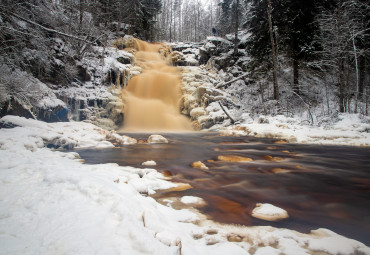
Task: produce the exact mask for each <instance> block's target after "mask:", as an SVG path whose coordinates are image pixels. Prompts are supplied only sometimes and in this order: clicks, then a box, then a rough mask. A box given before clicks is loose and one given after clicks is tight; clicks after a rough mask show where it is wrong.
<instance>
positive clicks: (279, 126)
mask: <svg viewBox="0 0 370 255" xmlns="http://www.w3.org/2000/svg"><path fill="white" fill-rule="evenodd" d="M261 119H266V120H267V121H264V123H259V122H261V121H259V120H261ZM338 119H339V121H338V122H336V123H335V124H334V125H326V126H325V125H322V126H317V125H316V126H314V125H307V124H304V123H302V120H300V119H299V118H289V117H285V116H283V115H277V116H267V117H265V116H261V117H260V118H259V119H255V120H253V119H250V118H248V119H245V120H244V123H242V124H240V125H234V126H230V127H227V128H224V129H222V130H221V132H223V133H224V134H230V135H252V136H256V137H270V138H277V139H285V140H287V141H289V142H293V143H307V144H326V145H354V146H370V133H369V130H370V118H369V117H361V116H360V115H359V114H349V113H343V114H339V116H338ZM243 129H244V130H243Z"/></svg>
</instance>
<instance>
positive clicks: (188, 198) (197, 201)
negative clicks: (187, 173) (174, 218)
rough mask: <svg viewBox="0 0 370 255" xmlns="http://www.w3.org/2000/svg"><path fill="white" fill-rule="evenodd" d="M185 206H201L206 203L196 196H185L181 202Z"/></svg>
mask: <svg viewBox="0 0 370 255" xmlns="http://www.w3.org/2000/svg"><path fill="white" fill-rule="evenodd" d="M180 201H181V202H182V203H184V204H200V203H204V201H203V199H202V198H200V197H194V196H183V197H182V198H181V200H180Z"/></svg>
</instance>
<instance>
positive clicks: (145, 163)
mask: <svg viewBox="0 0 370 255" xmlns="http://www.w3.org/2000/svg"><path fill="white" fill-rule="evenodd" d="M141 165H143V166H156V165H157V163H156V162H155V161H154V160H148V161H145V162H143V163H141Z"/></svg>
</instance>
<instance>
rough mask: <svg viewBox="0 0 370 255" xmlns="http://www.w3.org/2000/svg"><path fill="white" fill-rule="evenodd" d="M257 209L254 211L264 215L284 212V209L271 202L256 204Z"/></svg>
mask: <svg viewBox="0 0 370 255" xmlns="http://www.w3.org/2000/svg"><path fill="white" fill-rule="evenodd" d="M257 208H258V210H256V212H258V213H260V214H265V215H279V214H284V213H286V211H285V210H284V209H281V208H279V207H276V206H274V205H272V204H257Z"/></svg>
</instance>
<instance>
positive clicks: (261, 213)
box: [252, 203, 289, 221]
mask: <svg viewBox="0 0 370 255" xmlns="http://www.w3.org/2000/svg"><path fill="white" fill-rule="evenodd" d="M252 216H253V217H255V218H258V219H261V220H267V221H278V220H283V219H287V218H289V215H288V212H287V211H285V210H284V209H281V208H279V207H276V206H274V205H272V204H261V203H257V204H256V207H255V208H254V209H253V211H252Z"/></svg>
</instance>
